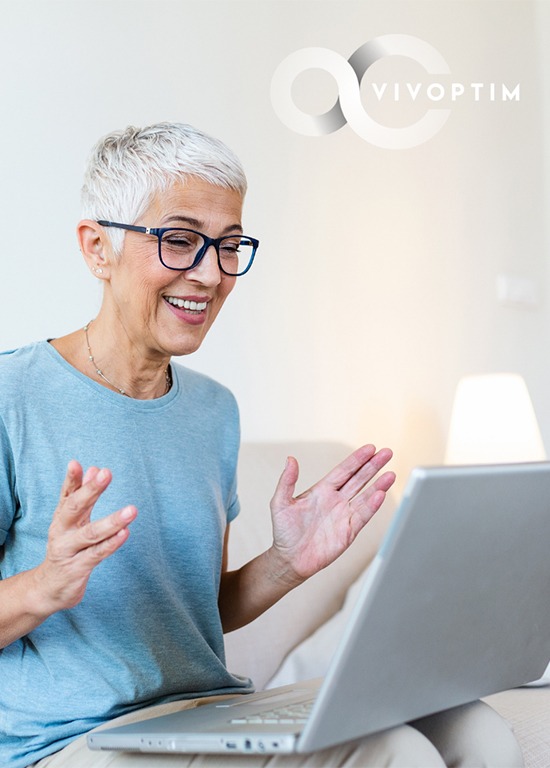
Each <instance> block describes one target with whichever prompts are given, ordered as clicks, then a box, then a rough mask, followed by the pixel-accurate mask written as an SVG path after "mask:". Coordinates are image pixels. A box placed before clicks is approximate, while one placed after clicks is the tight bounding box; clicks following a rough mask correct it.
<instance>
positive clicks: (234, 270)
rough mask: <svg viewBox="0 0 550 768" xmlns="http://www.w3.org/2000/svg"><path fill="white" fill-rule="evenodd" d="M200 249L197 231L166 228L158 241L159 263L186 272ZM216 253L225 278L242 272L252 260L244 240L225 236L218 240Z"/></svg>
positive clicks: (250, 245)
mask: <svg viewBox="0 0 550 768" xmlns="http://www.w3.org/2000/svg"><path fill="white" fill-rule="evenodd" d="M204 246H205V241H204V238H203V237H202V235H200V234H199V233H198V232H193V231H191V230H182V229H169V230H167V231H166V232H164V233H163V235H162V238H161V241H160V247H161V259H162V262H163V263H164V264H165V265H166V266H167V267H170V268H171V269H188V268H189V267H191V266H192V265H193V264H194V262H195V259H196V257H197V254H199V252H200V251H201V249H202V248H204ZM218 254H219V262H220V266H221V268H222V270H223V271H224V272H225V273H226V274H228V275H238V274H240V273H241V272H244V271H246V269H247V267H248V265H249V264H250V262H251V261H252V258H253V257H254V244H253V243H252V241H251V240H249V239H248V238H247V237H242V236H241V235H229V236H228V237H224V238H222V239H221V240H220V242H219V246H218Z"/></svg>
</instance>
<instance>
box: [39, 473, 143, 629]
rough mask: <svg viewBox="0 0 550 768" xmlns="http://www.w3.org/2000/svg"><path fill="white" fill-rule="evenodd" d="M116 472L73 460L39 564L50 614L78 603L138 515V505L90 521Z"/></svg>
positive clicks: (45, 605)
mask: <svg viewBox="0 0 550 768" xmlns="http://www.w3.org/2000/svg"><path fill="white" fill-rule="evenodd" d="M111 477H112V476H111V473H110V471H109V470H108V469H98V468H97V467H90V468H89V469H88V470H87V471H86V474H83V470H82V467H81V466H80V464H79V463H78V462H77V461H74V460H72V461H70V462H69V465H68V467H67V474H66V476H65V480H64V482H63V486H62V488H61V495H60V498H59V504H58V505H57V509H56V510H55V513H54V516H53V519H52V523H51V525H50V529H49V533H48V546H47V550H46V557H45V559H44V562H43V563H41V565H39V566H38V567H37V568H35V569H34V577H35V584H36V587H37V595H39V597H40V603H41V606H42V611H44V613H45V615H46V616H48V615H50V614H51V613H54V612H55V611H59V610H64V609H66V608H72V607H74V606H75V605H77V604H78V603H79V602H80V601H81V600H82V598H83V597H84V593H85V591H86V586H87V584H88V579H89V578H90V574H91V573H92V571H93V569H94V568H95V567H96V566H97V565H99V563H101V562H102V561H103V560H105V559H106V558H107V557H109V556H110V555H112V554H113V552H116V551H117V549H119V548H120V547H121V546H122V545H123V544H124V542H125V541H126V540H127V539H128V536H129V530H128V525H129V524H130V523H131V522H132V521H133V520H135V518H136V516H137V509H136V508H135V507H133V506H128V507H124V508H123V509H120V510H118V511H117V512H113V514H111V515H108V516H107V517H103V518H101V519H100V520H94V521H93V522H91V521H90V515H91V513H92V509H93V507H94V504H95V503H96V501H97V500H98V499H99V497H100V496H101V494H102V493H103V492H104V491H105V489H106V488H107V486H108V485H109V483H110V482H111Z"/></svg>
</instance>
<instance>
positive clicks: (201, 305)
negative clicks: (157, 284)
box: [164, 296, 207, 312]
mask: <svg viewBox="0 0 550 768" xmlns="http://www.w3.org/2000/svg"><path fill="white" fill-rule="evenodd" d="M164 298H165V299H166V301H167V302H168V303H169V304H172V305H173V306H174V307H179V308H180V309H190V310H191V311H192V312H202V311H203V310H205V309H206V304H207V302H206V301H188V300H187V299H177V298H175V296H165V297H164Z"/></svg>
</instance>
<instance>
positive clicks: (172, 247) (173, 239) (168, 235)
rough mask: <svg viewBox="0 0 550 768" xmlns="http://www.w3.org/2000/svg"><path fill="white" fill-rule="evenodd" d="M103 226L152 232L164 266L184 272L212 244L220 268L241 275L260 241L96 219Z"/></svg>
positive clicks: (194, 264)
mask: <svg viewBox="0 0 550 768" xmlns="http://www.w3.org/2000/svg"><path fill="white" fill-rule="evenodd" d="M97 223H98V224H101V226H102V227H117V228H118V229H129V230H130V231H131V232H141V233H142V234H144V235H154V236H155V237H156V238H157V239H158V244H159V259H160V262H161V264H163V265H164V266H165V267H166V269H174V270H177V271H178V272H185V271H186V270H188V269H194V268H195V267H196V266H197V265H198V264H200V262H201V261H202V259H203V258H204V255H205V253H206V251H207V250H208V249H209V248H210V246H211V245H213V246H214V248H215V249H216V253H217V255H218V265H219V267H220V270H221V271H222V272H223V273H224V274H226V275H231V276H233V277H240V275H244V273H245V272H248V270H249V269H250V267H251V266H252V262H253V261H254V256H255V255H256V251H257V249H258V246H259V244H260V242H259V240H256V239H255V238H254V237H248V236H247V235H224V236H223V237H217V238H213V237H208V235H204V234H203V233H202V232H196V231H195V230H194V229H178V228H173V227H170V228H166V227H161V228H158V227H137V226H135V225H134V224H119V223H118V222H116V221H103V220H100V221H98V222H97Z"/></svg>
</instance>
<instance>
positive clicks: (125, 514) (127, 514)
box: [120, 507, 134, 520]
mask: <svg viewBox="0 0 550 768" xmlns="http://www.w3.org/2000/svg"><path fill="white" fill-rule="evenodd" d="M120 516H121V518H122V519H123V520H131V519H132V517H133V516H134V509H133V507H124V509H123V510H122V512H121V513H120Z"/></svg>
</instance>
